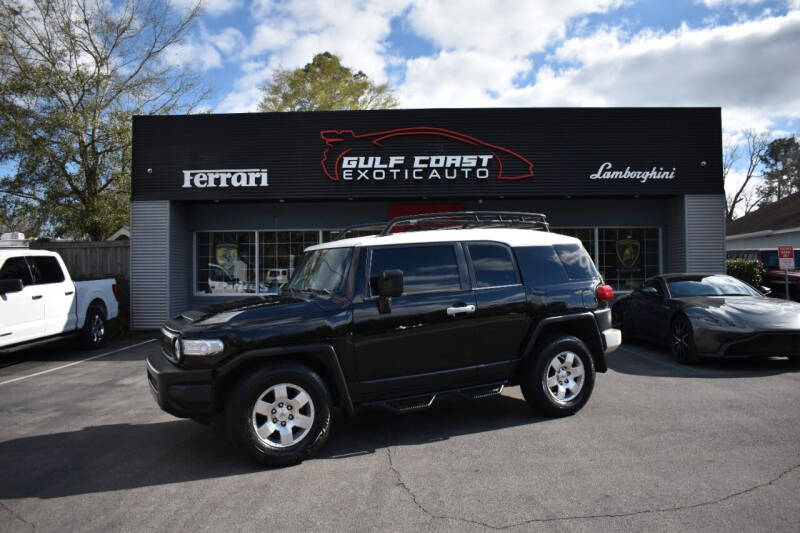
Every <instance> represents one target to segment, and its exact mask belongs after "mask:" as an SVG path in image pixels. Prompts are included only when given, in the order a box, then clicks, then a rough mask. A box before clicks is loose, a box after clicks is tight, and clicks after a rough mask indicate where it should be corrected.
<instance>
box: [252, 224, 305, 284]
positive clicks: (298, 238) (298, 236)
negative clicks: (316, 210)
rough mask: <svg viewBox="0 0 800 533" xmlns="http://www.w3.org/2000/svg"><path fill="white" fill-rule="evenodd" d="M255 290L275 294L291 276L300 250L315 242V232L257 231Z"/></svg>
mask: <svg viewBox="0 0 800 533" xmlns="http://www.w3.org/2000/svg"><path fill="white" fill-rule="evenodd" d="M258 241H259V250H260V251H259V257H258V259H259V261H258V279H259V292H262V293H276V292H278V289H279V288H280V286H281V284H283V283H286V282H288V281H289V280H290V279H292V275H293V274H294V269H295V268H296V267H297V265H298V262H299V261H300V258H301V257H302V256H303V250H304V249H305V248H307V247H309V246H313V245H314V244H319V231H260V232H259V233H258Z"/></svg>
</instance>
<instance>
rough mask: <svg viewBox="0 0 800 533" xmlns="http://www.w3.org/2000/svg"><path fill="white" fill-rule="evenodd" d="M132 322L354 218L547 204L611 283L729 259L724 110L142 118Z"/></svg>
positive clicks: (213, 293)
mask: <svg viewBox="0 0 800 533" xmlns="http://www.w3.org/2000/svg"><path fill="white" fill-rule="evenodd" d="M133 135H134V152H133V177H132V188H133V194H132V204H131V323H132V327H133V328H134V329H155V328H158V327H160V325H161V324H162V323H163V321H164V320H166V319H167V318H168V317H171V316H175V315H178V314H180V313H181V312H182V311H185V310H187V309H191V308H195V307H200V306H204V305H208V304H211V303H213V302H217V301H221V300H225V299H230V298H238V297H243V296H253V295H257V294H269V293H271V292H274V291H276V290H277V289H278V287H279V286H280V284H281V283H283V282H285V281H286V280H287V279H288V278H289V277H290V276H291V274H292V271H293V268H294V265H295V264H296V261H297V259H298V258H299V256H300V255H301V254H302V250H303V249H304V248H305V247H307V246H309V245H311V244H316V243H318V242H322V241H325V240H329V239H332V238H334V237H335V236H336V233H337V232H338V231H339V230H341V229H342V228H345V227H347V226H349V225H352V224H359V223H365V222H380V221H385V220H387V219H389V218H391V217H393V216H399V215H405V214H415V213H421V212H427V211H443V210H457V209H465V210H489V209H491V210H494V209H498V210H513V211H535V212H541V213H545V214H546V215H547V217H548V221H549V222H550V224H551V228H552V230H553V231H558V232H561V233H566V234H570V235H574V236H576V237H578V238H580V239H581V240H582V241H583V243H584V246H585V247H586V249H587V250H588V251H589V253H590V254H591V255H592V257H594V259H595V262H596V264H597V266H598V268H599V270H600V271H601V273H602V274H603V276H604V277H605V279H606V281H607V282H608V283H609V284H611V285H612V286H613V287H614V288H615V290H616V291H618V292H624V291H628V290H632V289H634V288H636V287H637V286H638V285H639V284H640V283H641V282H642V281H643V280H644V279H645V278H647V277H649V276H652V275H655V274H658V273H663V272H675V271H712V272H722V271H724V268H725V221H724V208H725V205H724V189H723V182H722V169H721V160H722V146H721V126H720V112H719V109H718V108H678V109H675V108H658V109H657V108H644V109H638V108H624V109H613V108H612V109H449V110H403V111H373V112H365V111H357V112H320V113H283V114H280V113H276V114H272V113H263V114H262V113H252V114H241V115H196V116H195V115H192V116H167V117H135V119H134V130H133Z"/></svg>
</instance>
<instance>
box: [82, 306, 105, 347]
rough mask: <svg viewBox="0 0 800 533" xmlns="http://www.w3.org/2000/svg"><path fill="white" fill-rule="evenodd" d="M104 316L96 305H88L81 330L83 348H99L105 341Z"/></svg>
mask: <svg viewBox="0 0 800 533" xmlns="http://www.w3.org/2000/svg"><path fill="white" fill-rule="evenodd" d="M106 330H107V328H106V316H105V313H104V312H103V310H102V309H101V308H100V307H99V306H97V305H91V306H89V309H88V310H87V311H86V320H85V321H84V323H83V329H82V330H81V335H80V337H81V344H82V345H83V346H84V348H89V349H93V348H99V347H100V346H102V345H103V343H105V342H106Z"/></svg>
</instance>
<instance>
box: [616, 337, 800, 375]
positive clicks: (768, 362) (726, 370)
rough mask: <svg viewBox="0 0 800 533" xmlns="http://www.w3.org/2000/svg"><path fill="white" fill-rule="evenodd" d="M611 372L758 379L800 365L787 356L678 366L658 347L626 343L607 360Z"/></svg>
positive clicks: (706, 360)
mask: <svg viewBox="0 0 800 533" xmlns="http://www.w3.org/2000/svg"><path fill="white" fill-rule="evenodd" d="M606 361H607V363H608V368H609V370H613V371H615V372H621V373H623V374H632V375H637V376H652V377H676V378H695V379H698V378H700V379H708V378H717V379H718V378H724V379H732V378H758V377H766V376H774V375H778V374H785V373H792V372H800V362H798V361H791V360H789V359H787V358H786V357H770V358H756V359H711V358H706V359H701V360H700V362H699V363H698V364H696V365H683V364H681V363H678V362H677V361H676V360H675V359H674V358H673V357H672V356H671V355H670V354H669V353H668V352H667V351H666V349H665V348H664V347H663V346H661V345H658V344H654V343H649V342H646V341H640V340H638V339H637V340H636V342H635V343H631V342H626V343H625V344H623V345H622V346H621V347H620V348H618V349H617V351H616V352H614V353H613V354H611V355H609V356H608V357H606Z"/></svg>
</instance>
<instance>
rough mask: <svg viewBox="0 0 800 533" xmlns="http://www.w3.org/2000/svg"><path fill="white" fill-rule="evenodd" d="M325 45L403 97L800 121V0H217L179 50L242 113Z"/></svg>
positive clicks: (225, 108)
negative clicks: (688, 109) (702, 109)
mask: <svg viewBox="0 0 800 533" xmlns="http://www.w3.org/2000/svg"><path fill="white" fill-rule="evenodd" d="M174 1H175V2H176V3H177V4H179V5H183V6H188V5H191V4H192V3H193V2H194V1H196V0H174ZM323 51H329V52H331V53H334V54H336V55H338V56H339V57H340V58H341V59H342V62H343V64H345V65H346V66H349V67H351V68H353V69H354V70H361V71H363V72H365V73H366V74H367V75H368V76H369V77H370V78H372V79H373V80H374V81H376V82H381V83H383V82H388V83H389V85H390V86H391V88H392V89H393V90H394V93H395V95H396V97H397V98H398V100H399V102H400V106H401V107H403V108H427V107H517V106H521V107H553V106H569V107H584V106H600V107H605V106H715V107H721V108H722V123H723V131H724V136H725V137H726V138H729V139H731V140H733V141H734V142H739V141H742V140H743V132H744V131H745V130H749V129H754V130H756V131H766V132H769V134H770V135H771V136H773V137H778V136H786V135H790V134H793V133H796V132H798V131H800V128H798V124H800V0H777V1H761V0H669V1H667V0H664V1H656V0H518V1H511V0H394V1H393V0H373V1H361V0H335V1H332V0H295V1H275V0H252V1H251V0H205V1H204V12H203V14H202V16H201V17H200V19H199V23H198V24H197V26H196V27H195V29H194V31H193V32H192V33H191V35H190V36H189V38H188V39H187V40H186V41H185V42H184V43H182V44H181V45H180V46H178V47H175V48H173V49H172V50H171V51H170V55H169V58H168V60H169V61H171V62H174V63H175V64H185V63H187V62H189V63H191V64H193V65H194V66H196V67H197V68H198V69H200V70H201V71H202V72H203V75H204V78H205V80H206V81H207V82H209V83H210V84H212V86H213V93H212V95H211V97H210V98H209V99H208V101H207V102H205V105H204V106H203V107H204V108H205V109H207V110H210V111H212V112H216V113H231V112H248V111H255V110H256V106H257V104H258V101H259V99H260V95H261V92H260V90H259V87H260V86H262V85H263V84H264V82H265V81H267V80H268V79H270V77H271V75H272V72H273V70H274V69H275V68H278V67H280V68H289V69H293V68H297V67H301V66H303V65H305V64H306V63H308V62H310V61H311V59H312V58H313V56H314V54H316V53H319V52H323ZM654 127H655V125H654ZM743 165H744V161H743V160H742V161H741V162H740V163H739V164H737V165H736V166H735V167H734V170H733V171H732V173H731V176H730V177H729V180H728V185H727V188H728V189H729V190H730V189H733V188H734V187H736V186H737V184H738V183H740V182H741V179H742V177H743V172H742V171H743Z"/></svg>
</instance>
